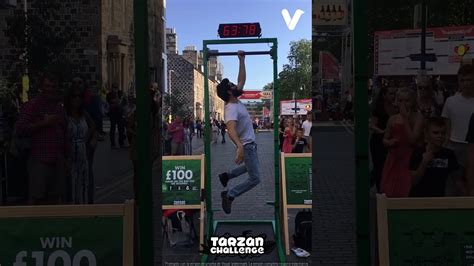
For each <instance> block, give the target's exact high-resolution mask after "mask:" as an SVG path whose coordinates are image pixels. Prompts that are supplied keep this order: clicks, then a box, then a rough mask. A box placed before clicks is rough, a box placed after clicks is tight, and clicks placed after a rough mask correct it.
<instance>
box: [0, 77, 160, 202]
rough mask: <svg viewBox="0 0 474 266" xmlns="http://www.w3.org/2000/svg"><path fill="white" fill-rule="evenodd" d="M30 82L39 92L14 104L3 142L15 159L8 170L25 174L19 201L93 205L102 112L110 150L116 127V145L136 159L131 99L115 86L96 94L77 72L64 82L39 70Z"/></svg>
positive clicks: (154, 101)
mask: <svg viewBox="0 0 474 266" xmlns="http://www.w3.org/2000/svg"><path fill="white" fill-rule="evenodd" d="M35 84H37V86H38V94H37V95H35V96H34V97H33V98H32V99H30V100H29V101H27V102H25V103H19V105H18V110H17V111H18V112H17V115H16V116H15V120H14V121H11V123H10V124H11V125H10V127H11V128H12V130H11V131H12V133H11V137H10V140H9V141H8V149H9V156H10V157H9V161H13V162H14V165H13V166H14V168H12V169H11V170H10V173H11V174H15V175H18V176H19V177H20V176H23V175H25V179H26V180H24V181H23V182H24V183H23V184H22V185H23V187H24V191H22V193H20V194H21V196H22V197H24V198H25V200H24V203H26V204H29V205H42V204H70V203H72V204H93V203H94V190H95V184H94V171H93V165H94V155H95V152H96V150H97V147H98V143H99V142H100V141H104V140H105V139H104V136H105V135H106V133H105V132H104V125H103V124H104V123H103V122H104V118H105V117H106V116H108V118H109V119H110V133H109V137H110V145H111V147H112V149H116V148H117V145H116V130H117V129H118V144H119V145H120V147H121V148H124V149H130V156H131V158H130V159H131V160H132V162H136V158H135V159H134V153H135V152H134V150H135V149H136V143H134V141H133V139H134V133H135V129H136V122H135V121H134V120H135V119H134V118H135V116H136V105H135V104H136V103H135V97H134V95H133V94H131V95H128V97H126V96H124V95H123V93H122V91H121V90H119V89H118V87H117V86H116V85H114V86H112V88H111V89H110V90H109V91H108V92H105V91H99V92H98V93H95V92H93V91H92V89H91V88H90V87H89V86H88V84H87V82H86V81H85V80H84V79H83V78H81V77H79V76H77V77H75V78H73V79H72V80H71V81H64V80H61V79H60V77H59V76H58V75H56V74H55V73H51V72H45V73H43V74H42V76H41V77H40V78H39V80H37V82H36V83H35ZM155 87H156V84H154V85H152V86H151V87H150V98H151V99H152V103H151V110H152V116H151V117H152V120H153V121H155V120H156V118H157V117H158V116H157V115H156V114H157V113H158V108H159V102H160V101H161V100H160V99H159V100H157V99H156V98H155V96H156V88H155ZM15 100H17V99H15ZM20 102H21V101H20ZM155 125H156V123H153V124H152V126H155ZM154 139H155V138H154ZM126 142H128V144H129V145H126ZM153 142H154V141H153V140H152V141H151V143H153ZM157 149H158V146H157V145H153V147H152V149H151V150H152V152H153V156H154V158H155V157H157V156H156V153H157V152H156V150H157ZM135 168H136V167H135V163H134V170H136V169H135ZM23 169H25V170H23ZM134 172H136V171H134ZM18 204H20V202H19V203H18Z"/></svg>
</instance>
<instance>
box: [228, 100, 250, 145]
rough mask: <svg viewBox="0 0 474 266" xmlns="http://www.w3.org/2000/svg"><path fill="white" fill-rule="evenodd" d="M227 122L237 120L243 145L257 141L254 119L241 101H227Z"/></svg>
mask: <svg viewBox="0 0 474 266" xmlns="http://www.w3.org/2000/svg"><path fill="white" fill-rule="evenodd" d="M224 112H225V113H224V118H225V122H226V123H227V122H229V121H236V122H237V123H236V130H237V135H238V136H239V138H240V142H242V145H245V144H249V143H252V142H255V133H254V130H253V123H252V119H251V118H250V115H249V112H248V111H247V108H245V105H243V104H242V103H241V102H240V101H239V102H237V103H227V104H226V105H225V108H224Z"/></svg>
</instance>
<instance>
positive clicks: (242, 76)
mask: <svg viewBox="0 0 474 266" xmlns="http://www.w3.org/2000/svg"><path fill="white" fill-rule="evenodd" d="M238 56H239V62H240V63H239V66H240V68H239V76H238V83H237V85H235V84H233V83H232V82H230V81H229V80H228V79H224V80H222V82H221V83H220V84H219V85H218V86H217V96H219V98H221V99H222V100H223V101H224V102H225V110H224V112H225V113H224V117H225V121H226V124H227V130H228V134H229V137H230V139H231V140H232V141H233V142H234V144H235V145H236V146H237V151H236V153H237V154H236V158H235V163H236V164H237V165H240V164H241V163H244V165H240V166H238V167H237V168H235V169H233V170H232V171H230V172H226V173H221V174H220V175H219V179H220V182H221V184H222V186H224V187H227V182H229V180H230V179H232V178H236V177H238V176H240V175H242V174H244V173H246V172H248V175H249V177H248V178H247V179H246V180H245V181H244V182H242V183H240V184H239V185H237V186H235V187H233V188H232V189H230V190H229V191H223V192H222V193H221V198H222V209H223V210H224V212H225V213H227V214H229V213H231V208H232V201H233V200H234V199H235V198H237V197H238V196H240V195H242V194H243V193H245V192H247V191H249V190H250V189H252V188H254V187H255V186H256V185H258V184H259V183H260V165H259V162H258V157H257V144H256V143H255V132H254V130H253V125H252V119H251V118H250V115H249V112H248V111H247V108H246V107H245V105H244V104H243V103H241V102H240V101H239V99H238V97H239V96H240V95H242V94H243V88H244V85H245V80H246V73H245V53H244V52H243V51H239V52H238Z"/></svg>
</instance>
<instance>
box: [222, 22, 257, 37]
mask: <svg viewBox="0 0 474 266" xmlns="http://www.w3.org/2000/svg"><path fill="white" fill-rule="evenodd" d="M218 33H219V37H221V38H245V37H260V36H262V29H261V28H260V23H234V24H220V25H219V30H218Z"/></svg>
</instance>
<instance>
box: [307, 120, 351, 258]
mask: <svg viewBox="0 0 474 266" xmlns="http://www.w3.org/2000/svg"><path fill="white" fill-rule="evenodd" d="M315 126H316V129H315V136H313V139H314V142H315V143H314V146H313V151H314V153H313V154H314V155H313V156H315V161H316V165H315V166H313V167H314V168H315V170H314V172H315V173H316V178H313V182H314V183H313V188H314V190H313V193H314V198H315V201H314V203H313V221H314V222H313V230H314V231H313V235H316V236H317V237H316V238H314V239H313V253H314V259H313V265H324V266H326V265H327V266H329V265H345V266H350V265H356V235H355V231H356V227H355V226H356V221H355V219H356V218H355V175H354V173H355V159H354V158H355V157H354V130H353V127H352V124H351V123H342V122H326V123H315Z"/></svg>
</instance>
